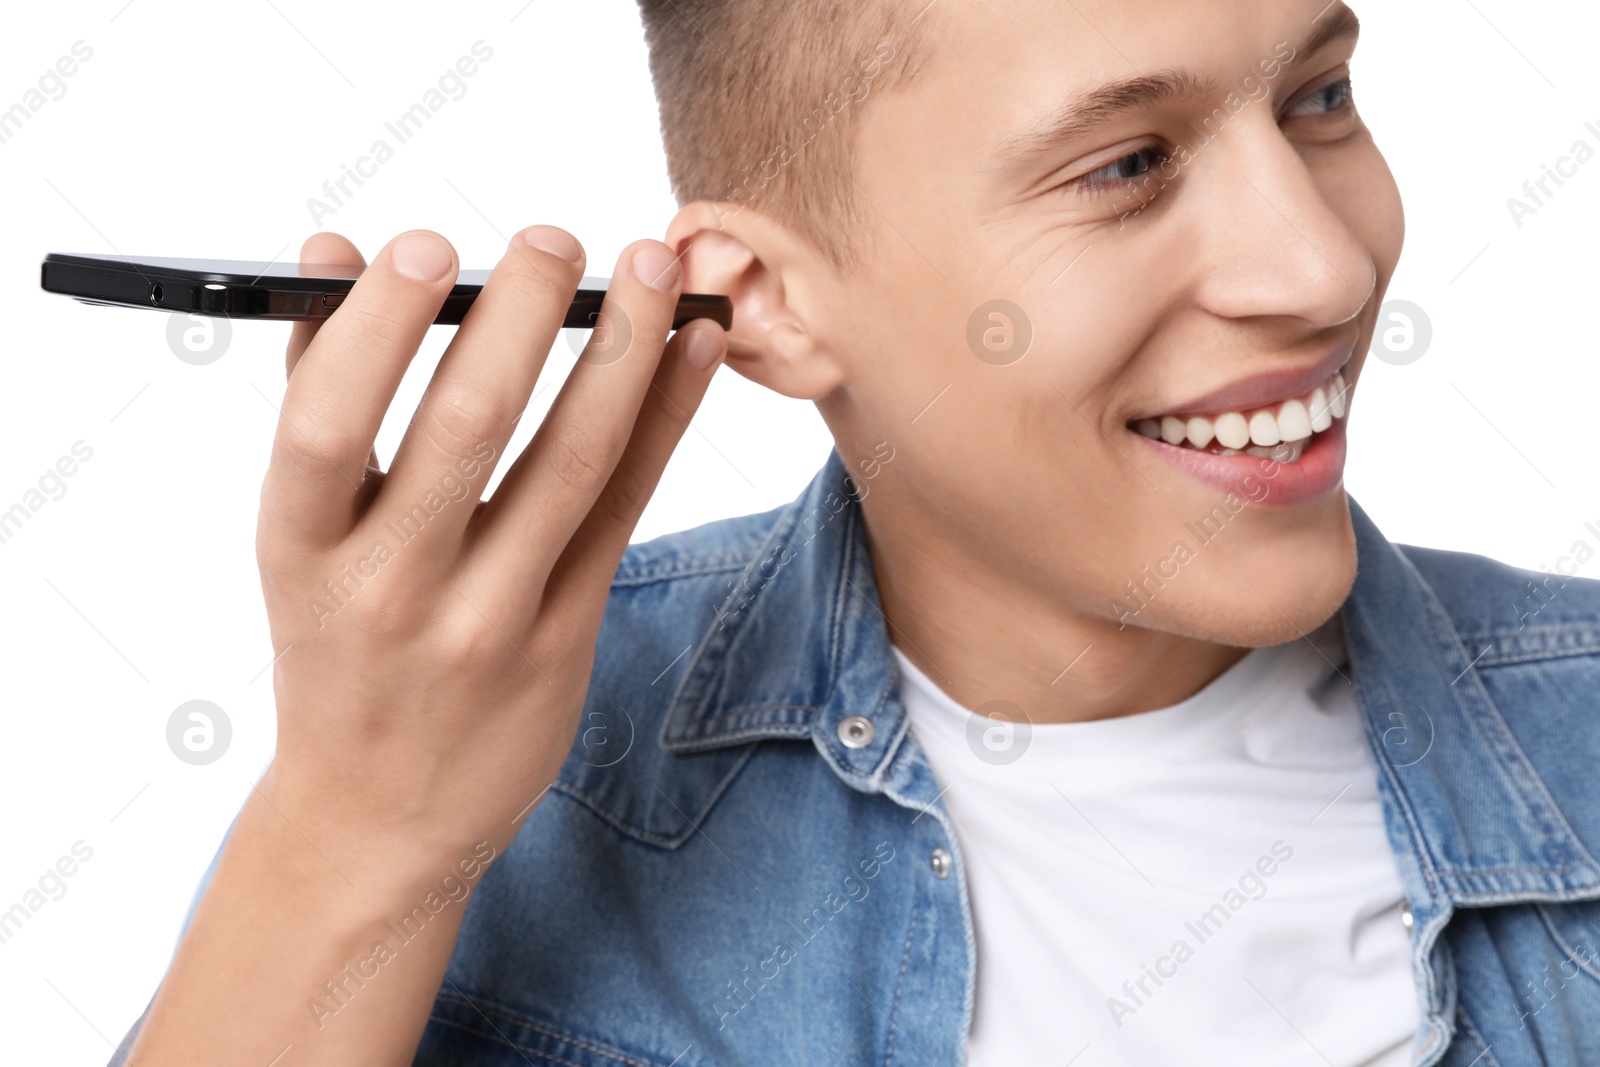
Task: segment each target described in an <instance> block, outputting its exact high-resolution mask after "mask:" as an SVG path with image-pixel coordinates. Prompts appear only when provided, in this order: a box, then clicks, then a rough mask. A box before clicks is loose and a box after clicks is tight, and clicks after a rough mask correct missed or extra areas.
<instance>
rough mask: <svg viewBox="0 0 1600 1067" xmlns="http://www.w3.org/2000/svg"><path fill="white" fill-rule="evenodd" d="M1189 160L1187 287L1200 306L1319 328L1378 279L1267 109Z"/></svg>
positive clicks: (1340, 318)
mask: <svg viewBox="0 0 1600 1067" xmlns="http://www.w3.org/2000/svg"><path fill="white" fill-rule="evenodd" d="M1318 150H1326V149H1318ZM1208 154H1209V156H1210V160H1209V165H1208V163H1207V159H1206V157H1207V155H1208ZM1191 166H1193V173H1192V175H1191V178H1192V184H1193V190H1192V191H1193V193H1194V194H1195V195H1194V198H1193V200H1192V201H1191V203H1192V204H1195V205H1198V206H1199V210H1196V211H1195V212H1194V216H1193V219H1192V225H1193V226H1194V227H1196V230H1197V232H1196V233H1195V238H1196V246H1197V250H1198V253H1199V254H1198V255H1197V256H1196V257H1195V262H1196V263H1197V268H1198V271H1199V273H1198V276H1197V278H1196V282H1195V287H1196V291H1197V293H1198V297H1199V299H1200V301H1201V303H1202V304H1203V305H1204V306H1205V307H1206V308H1207V309H1208V310H1210V311H1211V312H1212V313H1213V314H1216V315H1220V316H1223V317H1226V318H1248V317H1253V316H1290V317H1294V318H1298V319H1302V320H1304V321H1305V322H1307V323H1309V324H1311V325H1313V326H1315V327H1319V328H1324V327H1331V326H1338V325H1340V324H1341V323H1345V322H1348V321H1349V320H1350V319H1352V318H1354V317H1355V316H1356V315H1357V314H1359V313H1360V311H1361V309H1362V308H1363V307H1365V306H1366V303H1367V301H1368V300H1369V299H1370V298H1371V296H1372V294H1373V292H1374V290H1375V289H1376V288H1377V283H1378V271H1377V266H1376V264H1375V263H1374V262H1373V258H1372V253H1371V252H1370V250H1369V249H1368V248H1367V247H1366V245H1365V244H1363V243H1362V241H1361V240H1360V238H1359V237H1358V235H1357V234H1356V233H1355V231H1354V230H1353V229H1352V228H1351V227H1350V225H1348V224H1347V223H1346V221H1345V220H1344V219H1343V218H1341V217H1340V216H1339V214H1338V213H1337V212H1336V211H1335V210H1334V208H1333V206H1332V204H1330V203H1329V200H1328V197H1327V196H1325V195H1324V193H1323V190H1322V189H1321V188H1320V187H1319V185H1318V176H1317V174H1315V173H1314V172H1313V170H1312V168H1311V167H1309V166H1307V164H1306V161H1305V160H1304V159H1302V158H1301V156H1300V152H1299V151H1298V150H1297V149H1296V148H1295V146H1294V144H1292V143H1291V142H1290V141H1289V140H1288V138H1286V137H1285V136H1284V135H1283V131H1282V130H1280V129H1279V128H1278V126H1277V123H1276V122H1275V121H1274V120H1273V119H1272V118H1271V117H1270V116H1269V115H1265V114H1263V115H1260V116H1257V117H1255V118H1254V120H1253V121H1249V122H1246V121H1239V122H1236V123H1235V124H1234V125H1233V126H1232V127H1230V128H1229V129H1227V130H1226V131H1224V132H1223V133H1222V134H1220V135H1218V136H1217V137H1216V138H1215V140H1213V141H1212V142H1211V143H1209V144H1207V145H1205V146H1204V147H1201V148H1199V149H1197V151H1196V160H1195V163H1194V164H1191Z"/></svg>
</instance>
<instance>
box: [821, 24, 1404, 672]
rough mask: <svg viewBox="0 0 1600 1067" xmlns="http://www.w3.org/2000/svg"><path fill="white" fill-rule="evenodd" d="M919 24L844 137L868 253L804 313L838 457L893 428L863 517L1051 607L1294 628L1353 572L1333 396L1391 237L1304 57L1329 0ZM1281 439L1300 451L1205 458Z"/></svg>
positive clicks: (1203, 628)
mask: <svg viewBox="0 0 1600 1067" xmlns="http://www.w3.org/2000/svg"><path fill="white" fill-rule="evenodd" d="M916 6H917V5H912V7H916ZM924 17H925V19H926V20H927V25H925V26H923V27H922V30H923V31H924V36H925V38H926V40H925V42H924V44H923V47H924V48H926V50H927V56H926V62H925V63H924V64H923V65H922V67H921V68H920V70H919V72H918V73H917V74H916V76H915V78H914V79H912V80H911V82H910V83H909V84H908V85H906V86H904V87H902V88H899V89H896V90H895V91H893V92H888V93H885V94H883V95H881V96H879V97H876V98H875V99H874V100H873V101H872V103H871V105H870V106H869V107H868V108H867V109H866V110H865V111H864V112H863V114H862V118H861V124H860V126H859V128H858V131H857V141H856V156H855V158H856V168H857V173H856V175H855V178H854V181H855V184H856V186H857V188H858V189H859V191H860V194H861V196H862V197H864V198H865V200H866V201H867V202H868V203H869V204H870V207H866V206H865V205H863V208H864V210H865V212H866V214H867V215H868V216H869V217H871V218H872V219H873V220H874V225H873V227H872V230H873V232H872V234H871V241H870V243H869V251H868V253H867V255H866V260H865V262H864V264H863V265H862V267H861V268H860V269H859V270H858V271H856V272H854V273H853V274H851V275H850V276H849V277H845V278H839V279H837V280H836V281H835V282H834V283H832V285H831V286H830V287H828V288H827V289H826V292H825V294H824V295H825V297H826V299H825V300H824V301H821V303H823V304H824V305H825V306H826V307H827V308H828V311H827V312H826V314H825V316H824V317H823V319H822V320H821V321H820V322H816V323H813V324H812V325H813V328H814V329H815V331H816V332H817V334H818V340H819V342H820V343H822V344H824V345H826V346H827V347H828V348H829V349H830V350H832V351H833V352H834V353H835V355H836V357H837V358H838V359H839V360H841V361H842V362H843V363H844V364H845V373H846V376H847V379H848V380H847V382H846V384H845V386H844V388H842V389H840V390H838V391H837V392H835V393H834V394H833V395H832V396H830V397H829V398H828V399H827V400H826V401H824V402H823V405H822V408H823V413H824V416H825V417H826V418H827V419H828V421H829V423H830V426H831V427H832V429H833V430H834V433H835V435H836V437H838V438H839V441H840V446H841V453H842V454H843V456H844V458H845V460H846V462H847V463H852V464H854V463H855V462H856V461H859V460H860V459H862V458H863V457H870V456H871V455H872V453H873V446H874V444H875V443H876V442H879V441H886V442H888V444H889V445H890V446H892V447H893V449H894V459H893V461H892V462H891V463H890V464H888V465H887V466H885V467H884V468H883V469H884V471H885V472H886V476H880V477H878V478H876V479H875V480H874V481H872V482H871V483H870V489H869V495H868V498H867V500H866V507H867V511H868V517H869V523H871V524H872V525H873V526H874V528H875V529H877V530H880V531H881V530H883V529H886V528H887V529H892V530H893V531H894V535H895V536H896V537H899V538H907V537H909V538H912V539H913V540H917V541H921V542H923V543H924V544H925V545H928V546H944V547H929V548H928V551H931V552H938V553H940V554H941V555H944V556H946V558H948V556H949V553H948V551H947V549H948V547H949V546H951V545H955V546H967V547H970V548H971V549H972V551H973V552H975V553H977V554H978V557H979V558H982V559H983V560H984V561H985V565H986V566H987V567H990V568H993V569H995V570H997V571H999V572H1001V573H1003V574H1005V575H1007V576H1008V578H1009V579H1011V581H1012V582H1013V583H1014V588H1020V589H1024V590H1027V591H1028V592H1027V593H1026V594H1025V595H1031V596H1037V597H1038V598H1039V601H1040V603H1041V604H1042V605H1045V606H1046V610H1049V611H1054V612H1058V613H1060V612H1070V613H1076V614H1082V613H1089V614H1093V615H1096V616H1100V617H1103V618H1105V619H1107V620H1110V621H1113V622H1117V621H1119V620H1120V622H1122V623H1125V624H1126V625H1130V626H1142V627H1147V628H1153V629H1157V630H1163V631H1169V632H1174V633H1179V634H1183V635H1187V636H1192V637H1198V638H1204V639H1207V640H1212V641H1220V642H1223V643H1227V644H1236V645H1262V644H1275V643H1278V642H1282V641H1285V640H1290V639H1293V638H1294V637H1296V636H1297V635H1298V634H1299V633H1301V632H1304V631H1306V630H1308V629H1309V628H1311V627H1312V626H1314V625H1315V624H1317V623H1318V622H1320V621H1322V620H1323V619H1325V618H1326V617H1327V616H1328V615H1330V614H1331V613H1332V612H1333V611H1334V610H1336V609H1337V607H1338V606H1339V604H1340V603H1341V602H1342V600H1343V598H1344V596H1345V595H1346V593H1347V592H1348V589H1349V586H1350V583H1351V581H1352V580H1353V578H1354V572H1355V555H1354V542H1353V537H1352V532H1351V528H1350V522H1349V515H1348V509H1347V504H1346V500H1345V496H1344V489H1343V485H1342V469H1343V464H1344V436H1343V431H1344V425H1345V422H1346V417H1335V416H1343V415H1344V411H1345V409H1344V407H1343V406H1342V405H1341V403H1340V401H1336V400H1334V399H1333V398H1332V396H1331V395H1330V394H1331V391H1332V390H1331V388H1330V386H1331V385H1332V384H1333V383H1334V382H1335V381H1336V379H1335V375H1336V373H1337V374H1341V375H1342V380H1343V382H1344V383H1345V384H1346V385H1350V384H1353V383H1354V382H1355V380H1356V379H1357V377H1358V376H1359V373H1360V368H1361V365H1362V362H1363V357H1364V355H1365V352H1366V349H1367V347H1368V344H1369V342H1370V338H1371V334H1372V330H1373V328H1374V323H1375V319H1376V315H1377V309H1378V305H1379V303H1380V302H1381V300H1382V296H1383V292H1384V290H1385V288H1386V287H1387V285H1388V282H1389V279H1390V277H1391V276H1392V274H1393V271H1394V268H1395V264H1396V261H1397V260H1398V258H1399V255H1400V248H1401V244H1402V236H1403V229H1404V220H1403V216H1402V210H1401V205H1400V199H1399V194H1398V191H1397V189H1396V187H1395V184H1394V181H1393V178H1392V176H1391V175H1390V173H1389V170H1388V167H1387V166H1386V164H1385V163H1384V160H1383V157H1382V156H1381V155H1380V154H1379V152H1378V149H1377V148H1376V146H1375V145H1374V144H1373V141H1372V138H1371V136H1370V135H1369V133H1368V131H1367V129H1366V127H1365V126H1364V124H1363V123H1362V121H1361V119H1360V118H1359V117H1358V116H1357V115H1356V113H1355V107H1354V103H1353V101H1352V99H1351V96H1350V93H1349V86H1348V82H1347V80H1346V79H1348V77H1349V62H1350V59H1351V56H1352V53H1353V52H1354V49H1355V43H1356V42H1355V39H1354V37H1353V36H1351V35H1349V34H1337V35H1334V36H1333V39H1332V40H1329V41H1327V42H1326V43H1324V44H1322V45H1321V46H1319V47H1315V50H1312V49H1310V48H1308V47H1307V45H1308V42H1313V41H1314V39H1315V37H1316V36H1317V35H1318V33H1319V31H1320V32H1321V33H1322V35H1323V36H1328V35H1329V34H1330V32H1331V30H1333V29H1336V28H1338V27H1339V26H1340V25H1341V24H1342V22H1343V20H1344V19H1345V18H1347V17H1348V12H1347V11H1346V9H1345V8H1344V5H1343V4H1335V6H1333V7H1328V6H1327V0H1304V2H1302V0H1291V2H1284V0H1077V3H1076V4H1064V3H1060V2H1059V0H1009V2H1006V3H985V2H982V0H939V2H938V3H937V4H935V5H933V6H932V7H931V9H930V10H929V11H928V12H927V14H926V15H925V16H924ZM891 43H893V42H892V41H891ZM1091 94H1092V95H1091ZM1086 103H1089V104H1091V105H1092V106H1090V107H1088V108H1087V110H1085V105H1086ZM996 301H1003V302H1005V303H1003V304H995V303H992V302H996ZM1030 334H1031V337H1030V336H1029V335H1030ZM1024 341H1026V349H1025V351H1023V343H1024ZM1019 354H1020V358H1017V357H1018V356H1019ZM1319 390H1320V391H1319ZM1342 399H1343V400H1344V401H1346V402H1347V401H1348V399H1349V398H1348V396H1346V397H1344V398H1342ZM1286 404H1287V405H1288V406H1287V407H1286V406H1285V405H1286ZM1263 413H1265V414H1266V416H1268V417H1267V418H1262V414H1263ZM1330 420H1331V424H1330ZM1241 425H1242V426H1243V430H1242V431H1241ZM1324 426H1326V427H1327V428H1326V429H1322V427H1324ZM1163 428H1164V429H1165V430H1166V432H1167V433H1168V435H1169V436H1171V437H1173V438H1180V439H1181V440H1182V441H1183V443H1182V444H1177V445H1175V444H1171V443H1168V442H1167V441H1166V440H1162V439H1160V438H1152V437H1150V436H1148V434H1149V433H1151V432H1158V433H1159V432H1160V431H1161V430H1162V429H1163ZM1314 431H1315V432H1314ZM1241 432H1244V433H1247V434H1249V435H1250V437H1251V440H1250V441H1247V442H1243V443H1242V445H1241V439H1240V438H1239V437H1238V436H1237V435H1238V434H1240V433H1241ZM1308 434H1309V438H1308V436H1307V435H1308ZM1275 438H1283V439H1284V440H1288V441H1295V440H1298V441H1299V442H1300V443H1299V444H1296V445H1292V446H1290V447H1289V448H1288V449H1287V450H1284V449H1283V448H1282V446H1281V445H1280V446H1279V450H1278V452H1277V454H1276V455H1277V458H1276V459H1272V458H1261V457H1258V456H1252V455H1250V454H1248V452H1246V453H1244V454H1239V455H1223V454H1219V453H1221V452H1222V450H1223V448H1224V447H1225V446H1224V445H1223V444H1219V443H1218V442H1219V440H1220V441H1224V442H1227V443H1228V444H1231V445H1235V446H1241V447H1245V448H1256V449H1258V450H1264V451H1270V450H1271V449H1269V448H1268V447H1267V445H1270V444H1272V442H1273V441H1274V439H1275ZM1197 440H1198V442H1199V444H1201V445H1203V446H1204V447H1197V445H1196V441H1197ZM1263 441H1264V442H1266V443H1267V444H1266V445H1262V444H1258V443H1257V442H1263ZM1129 583H1131V585H1130V584H1129ZM1019 607H1021V605H1019Z"/></svg>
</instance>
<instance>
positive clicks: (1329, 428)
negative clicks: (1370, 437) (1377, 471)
mask: <svg viewBox="0 0 1600 1067" xmlns="http://www.w3.org/2000/svg"><path fill="white" fill-rule="evenodd" d="M1342 366H1343V363H1342V362H1341V363H1339V364H1337V365H1336V366H1335V367H1334V368H1333V369H1332V371H1331V373H1329V374H1328V375H1327V376H1326V377H1324V378H1322V379H1320V380H1316V381H1315V383H1314V384H1311V385H1310V386H1309V388H1303V387H1304V386H1305V385H1306V381H1305V377H1306V376H1305V375H1300V376H1298V379H1296V378H1293V377H1291V378H1287V379H1284V378H1280V379H1278V380H1279V381H1289V382H1292V383H1295V387H1296V388H1297V389H1302V390H1303V391H1295V392H1287V391H1286V392H1281V393H1279V394H1278V397H1277V398H1276V399H1272V400H1271V401H1270V402H1267V403H1261V402H1260V401H1261V400H1263V399H1267V398H1266V397H1264V396H1263V392H1264V390H1265V389H1266V388H1268V385H1267V384H1266V383H1264V382H1263V381H1262V380H1261V379H1256V380H1253V381H1252V382H1250V383H1247V385H1246V386H1241V387H1233V388H1230V389H1228V390H1225V391H1223V392H1219V393H1217V394H1213V395H1214V396H1216V397H1222V398H1224V399H1226V398H1228V397H1248V398H1252V399H1253V400H1254V401H1255V403H1254V404H1252V405H1248V406H1247V405H1240V406H1239V407H1236V408H1229V409H1222V410H1219V409H1218V408H1212V409H1211V410H1186V411H1177V412H1174V413H1172V414H1168V415H1161V416H1159V417H1155V416H1152V417H1145V418H1140V419H1138V420H1136V421H1135V422H1133V423H1132V424H1131V428H1132V429H1133V430H1135V431H1137V434H1136V437H1137V440H1139V441H1141V442H1143V443H1144V445H1145V446H1147V447H1149V448H1151V449H1154V450H1155V452H1156V453H1157V454H1158V455H1159V456H1160V457H1161V459H1162V460H1164V461H1165V462H1168V463H1171V464H1173V465H1174V466H1176V467H1177V468H1178V469H1179V470H1181V471H1183V472H1184V473H1185V474H1188V475H1189V476H1191V477H1193V478H1195V479H1197V480H1199V481H1201V482H1203V483H1205V484H1207V485H1209V486H1211V487H1213V488H1215V489H1218V490H1221V491H1223V492H1226V493H1230V494H1234V495H1237V496H1240V497H1242V498H1244V499H1247V500H1249V501H1250V502H1252V503H1253V504H1254V505H1256V506H1260V507H1268V508H1273V507H1289V506H1292V505H1295V504H1302V503H1306V502H1308V501H1311V500H1315V499H1318V498H1320V497H1322V496H1324V495H1326V494H1327V493H1329V492H1331V491H1332V490H1334V489H1335V488H1336V487H1338V486H1339V484H1340V483H1341V482H1342V481H1343V479H1344V461H1345V454H1346V440H1345V416H1346V414H1347V412H1348V410H1349V402H1350V393H1351V389H1352V386H1351V384H1350V383H1349V382H1348V381H1346V380H1345V377H1344V374H1343V372H1342V370H1340V369H1339V368H1342ZM1197 406H1198V405H1197ZM1219 407H1220V405H1219Z"/></svg>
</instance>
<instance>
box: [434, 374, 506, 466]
mask: <svg viewBox="0 0 1600 1067" xmlns="http://www.w3.org/2000/svg"><path fill="white" fill-rule="evenodd" d="M424 410H425V412H426V418H427V426H426V431H427V433H428V434H429V436H430V438H431V439H432V441H433V442H434V444H436V445H437V446H438V447H439V448H440V449H441V450H443V451H445V452H448V453H449V454H451V455H460V456H467V455H473V454H475V453H476V450H477V448H478V446H479V444H480V443H481V442H484V441H487V440H490V439H492V438H494V437H495V436H496V435H497V434H498V433H499V431H500V430H501V428H502V427H504V426H505V425H506V424H507V423H508V422H509V421H510V419H511V411H510V405H508V404H507V403H506V402H505V401H504V400H503V399H501V398H500V397H497V396H495V395H494V394H493V393H491V392H489V391H488V390H487V389H485V388H483V387H482V386H479V385H476V384H474V383H472V382H467V381H459V380H458V381H451V382H445V383H442V384H441V385H440V386H438V387H437V388H436V389H435V390H434V391H433V395H432V396H431V397H430V398H429V400H428V403H427V405H426V407H425V409H424Z"/></svg>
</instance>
